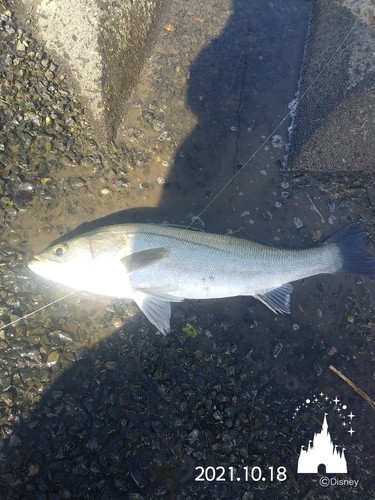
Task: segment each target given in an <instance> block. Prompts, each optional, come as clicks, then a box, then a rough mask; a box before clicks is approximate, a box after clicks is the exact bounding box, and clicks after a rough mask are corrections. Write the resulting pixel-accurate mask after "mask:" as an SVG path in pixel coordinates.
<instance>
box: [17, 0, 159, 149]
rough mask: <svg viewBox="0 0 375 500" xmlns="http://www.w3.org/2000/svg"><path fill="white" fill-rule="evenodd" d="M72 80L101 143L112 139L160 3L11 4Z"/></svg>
mask: <svg viewBox="0 0 375 500" xmlns="http://www.w3.org/2000/svg"><path fill="white" fill-rule="evenodd" d="M10 3H11V6H13V7H14V9H15V10H16V13H17V17H18V21H20V22H21V24H25V22H27V23H28V28H30V27H31V30H32V31H33V34H34V35H35V36H36V37H37V38H38V39H39V40H40V41H42V42H43V43H44V45H45V47H46V51H48V52H49V55H50V56H51V57H53V59H54V61H55V62H56V63H57V64H59V65H62V66H63V69H64V71H65V72H67V73H68V74H69V75H70V76H71V79H72V82H73V85H74V86H75V90H76V91H77V93H78V95H79V97H80V98H81V100H82V102H83V103H84V104H85V107H86V109H87V112H88V117H89V121H90V124H91V126H92V128H93V129H94V132H95V135H96V137H97V139H98V141H99V142H101V143H102V144H106V143H108V142H109V141H111V140H112V139H113V137H114V136H115V134H116V132H117V129H118V127H119V125H120V123H121V121H122V118H123V116H124V112H125V110H126V104H127V99H128V98H129V96H130V93H131V90H132V88H133V86H134V84H135V83H136V81H137V78H138V75H139V72H140V70H141V68H142V65H143V61H144V56H145V52H146V50H147V47H148V45H149V38H150V32H151V30H152V26H153V23H154V21H155V19H156V17H157V15H158V13H159V11H160V7H161V4H162V0H137V1H136V2H133V1H131V0H126V1H122V2H116V1H114V0H105V1H103V0H85V1H84V2H82V1H80V0H64V2H60V1H59V0H42V1H40V0H12V1H11V2H10Z"/></svg>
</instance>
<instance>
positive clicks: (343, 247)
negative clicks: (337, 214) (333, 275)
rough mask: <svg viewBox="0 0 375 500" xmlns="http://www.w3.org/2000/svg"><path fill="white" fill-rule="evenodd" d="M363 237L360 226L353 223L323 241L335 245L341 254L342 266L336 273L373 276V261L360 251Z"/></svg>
mask: <svg viewBox="0 0 375 500" xmlns="http://www.w3.org/2000/svg"><path fill="white" fill-rule="evenodd" d="M365 235H366V232H365V228H364V227H363V226H362V224H359V223H357V222H354V223H352V224H349V225H347V226H345V227H342V228H341V229H339V230H338V231H336V232H335V233H333V234H332V235H331V236H330V237H329V238H327V239H326V240H325V241H324V242H325V243H335V244H336V245H337V246H338V248H339V250H340V252H341V258H342V266H341V268H340V269H339V270H338V271H337V272H339V273H345V274H362V275H367V276H375V259H374V258H373V257H372V256H371V255H370V254H368V253H366V252H364V251H363V250H362V248H363V243H364V239H365Z"/></svg>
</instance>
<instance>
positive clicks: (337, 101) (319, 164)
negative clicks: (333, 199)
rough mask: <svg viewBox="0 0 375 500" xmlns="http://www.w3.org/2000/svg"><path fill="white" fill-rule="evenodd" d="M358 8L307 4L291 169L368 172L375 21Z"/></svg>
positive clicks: (374, 116) (373, 149)
mask: <svg viewBox="0 0 375 500" xmlns="http://www.w3.org/2000/svg"><path fill="white" fill-rule="evenodd" d="M363 5H364V2H355V3H353V2H352V1H350V0H349V1H347V0H345V1H343V2H342V5H340V4H339V3H337V2H334V1H331V0H329V1H327V0H317V1H316V2H313V3H312V12H311V18H310V27H309V34H308V40H307V44H306V51H305V58H304V64H303V67H302V71H301V77H300V84H299V93H298V97H299V99H300V101H299V102H298V104H297V105H296V107H295V109H294V120H293V126H292V128H291V134H290V147H289V152H288V157H287V166H288V167H289V168H290V169H291V170H310V171H319V172H328V171H348V172H350V171H368V172H371V171H373V170H374V157H375V141H374V140H373V137H374V136H375V113H374V111H375V61H374V59H373V53H374V50H375V31H374V28H373V27H374V26H375V22H374V18H375V17H374V7H373V6H372V5H371V4H369V5H368V3H367V2H366V5H367V6H368V8H366V9H364V8H363ZM350 9H352V10H353V12H352V11H351V10H350ZM358 15H360V16H361V17H363V19H362V18H360V17H358ZM302 96H303V97H302Z"/></svg>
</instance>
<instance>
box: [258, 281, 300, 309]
mask: <svg viewBox="0 0 375 500" xmlns="http://www.w3.org/2000/svg"><path fill="white" fill-rule="evenodd" d="M293 288H294V287H293V285H292V284H291V283H285V285H282V286H280V287H278V288H274V289H273V290H269V291H268V292H265V293H259V294H258V295H254V297H255V298H257V299H258V300H260V301H261V302H263V304H265V305H266V306H267V307H269V308H270V309H271V311H273V312H274V313H275V314H277V313H286V314H290V294H291V293H292V292H293Z"/></svg>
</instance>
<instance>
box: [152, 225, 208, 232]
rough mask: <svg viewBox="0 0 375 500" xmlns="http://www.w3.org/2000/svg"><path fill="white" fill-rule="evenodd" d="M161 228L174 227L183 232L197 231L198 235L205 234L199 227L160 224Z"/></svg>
mask: <svg viewBox="0 0 375 500" xmlns="http://www.w3.org/2000/svg"><path fill="white" fill-rule="evenodd" d="M162 226H166V227H176V228H177V229H183V230H184V231H198V232H199V233H204V232H205V231H204V230H203V229H200V228H199V227H193V226H183V225H180V224H162Z"/></svg>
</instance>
